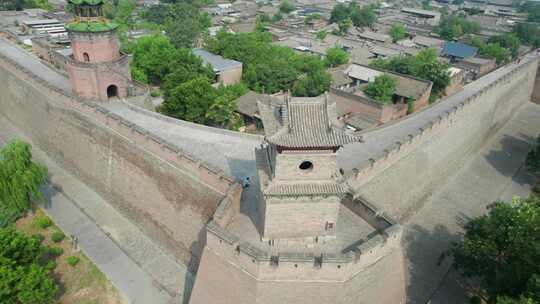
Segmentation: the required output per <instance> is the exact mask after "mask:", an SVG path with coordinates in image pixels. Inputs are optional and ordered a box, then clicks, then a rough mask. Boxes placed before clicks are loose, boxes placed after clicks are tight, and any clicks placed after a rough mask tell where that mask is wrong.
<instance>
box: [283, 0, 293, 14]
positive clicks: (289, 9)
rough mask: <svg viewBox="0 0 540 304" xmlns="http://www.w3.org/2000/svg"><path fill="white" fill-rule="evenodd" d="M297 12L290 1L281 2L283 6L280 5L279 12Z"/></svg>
mask: <svg viewBox="0 0 540 304" xmlns="http://www.w3.org/2000/svg"><path fill="white" fill-rule="evenodd" d="M294 10H295V7H294V5H292V4H291V3H290V2H289V1H288V0H283V1H281V4H280V5H279V11H280V12H282V13H284V14H288V13H291V12H292V11H294Z"/></svg>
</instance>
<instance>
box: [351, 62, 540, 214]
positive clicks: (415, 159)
mask: <svg viewBox="0 0 540 304" xmlns="http://www.w3.org/2000/svg"><path fill="white" fill-rule="evenodd" d="M523 61H525V62H522V63H521V64H520V65H514V66H512V65H511V66H509V67H508V70H507V71H506V72H505V73H501V75H499V76H498V77H497V78H496V79H494V80H491V81H485V82H482V79H480V80H478V81H477V83H476V84H474V83H473V84H471V85H475V86H479V87H478V89H477V90H476V91H473V92H467V88H466V89H465V91H463V92H461V93H463V94H465V93H470V95H468V97H464V98H463V100H457V99H455V97H456V96H458V95H453V96H454V100H455V101H457V102H456V104H455V106H453V107H452V108H451V109H450V110H448V111H445V112H444V113H442V114H441V115H439V116H437V117H436V119H434V120H430V121H426V123H425V125H424V126H423V127H421V128H419V129H416V130H415V131H414V132H412V133H410V134H409V135H407V136H406V137H405V138H403V139H402V140H399V141H397V142H395V143H394V144H393V145H392V146H389V147H388V148H387V149H385V150H384V151H382V152H381V153H380V154H379V155H374V156H373V157H372V158H370V159H368V160H367V161H365V162H364V163H362V164H361V165H360V166H358V168H356V169H354V170H352V172H353V173H352V175H351V176H349V177H348V183H349V184H350V185H351V187H352V188H353V189H354V190H355V193H357V194H358V195H361V196H362V197H364V198H366V199H368V200H369V201H371V202H374V203H376V207H377V208H378V209H380V210H384V211H385V212H388V213H389V215H390V216H391V217H393V218H396V219H400V220H403V219H405V218H407V217H408V216H410V215H411V214H414V213H415V212H416V211H417V210H418V209H419V208H421V206H422V202H423V201H424V200H425V198H426V197H427V196H428V195H429V194H430V193H432V192H433V191H434V190H435V189H436V188H437V187H438V186H439V185H441V184H442V183H443V182H445V180H446V178H447V177H448V176H451V175H452V172H455V171H456V170H457V169H458V168H459V166H460V165H461V164H462V163H463V161H464V159H466V157H467V156H468V155H469V154H471V153H473V152H475V151H478V149H479V148H480V147H481V146H482V145H483V144H484V143H485V142H486V140H488V139H489V138H490V136H491V135H493V134H494V133H495V132H496V131H497V130H498V129H499V128H500V127H502V126H503V125H504V123H505V122H506V121H507V120H508V119H509V118H510V117H511V116H512V114H513V113H515V110H516V109H518V108H519V107H520V106H521V105H523V104H525V103H526V102H529V100H530V98H531V92H532V90H533V86H534V81H535V73H536V69H537V66H538V58H532V57H529V58H525V59H524V60H523ZM496 72H499V71H495V72H493V73H496ZM490 75H491V74H489V75H487V76H486V77H490ZM479 84H480V85H479ZM461 93H460V94H461ZM445 101H446V100H442V101H440V102H441V103H444V102H445ZM435 110H436V108H435V107H431V108H429V109H427V110H426V111H435ZM435 113H436V112H435ZM418 114H420V113H418ZM409 119H414V114H413V116H411V117H410V118H409ZM385 127H387V128H399V127H400V125H399V122H398V123H395V124H390V125H388V126H383V127H382V128H385ZM443 172H444V173H443ZM388 185H392V186H391V187H388Z"/></svg>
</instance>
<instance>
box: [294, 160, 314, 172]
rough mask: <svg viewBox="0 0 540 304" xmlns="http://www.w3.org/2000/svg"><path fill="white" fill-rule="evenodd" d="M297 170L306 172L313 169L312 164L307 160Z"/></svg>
mask: <svg viewBox="0 0 540 304" xmlns="http://www.w3.org/2000/svg"><path fill="white" fill-rule="evenodd" d="M298 168H299V169H300V170H302V171H308V170H311V169H313V163H312V162H310V161H309V160H306V161H303V162H302V163H301V164H300V166H298Z"/></svg>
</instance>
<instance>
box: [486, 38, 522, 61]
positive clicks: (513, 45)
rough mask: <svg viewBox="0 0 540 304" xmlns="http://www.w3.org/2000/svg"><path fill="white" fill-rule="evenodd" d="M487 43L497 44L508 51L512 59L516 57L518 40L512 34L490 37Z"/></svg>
mask: <svg viewBox="0 0 540 304" xmlns="http://www.w3.org/2000/svg"><path fill="white" fill-rule="evenodd" d="M488 43H498V44H499V45H500V46H501V47H503V48H505V49H507V50H509V51H510V53H511V55H512V57H513V58H515V57H517V55H518V51H519V44H520V43H519V38H518V37H517V35H515V34H513V33H507V34H504V35H499V36H492V37H490V38H489V40H488Z"/></svg>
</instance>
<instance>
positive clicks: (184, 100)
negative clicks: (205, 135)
mask: <svg viewBox="0 0 540 304" xmlns="http://www.w3.org/2000/svg"><path fill="white" fill-rule="evenodd" d="M216 97H217V92H216V89H215V88H214V87H212V84H211V82H210V80H209V79H208V78H206V77H201V76H199V77H196V78H194V79H192V80H188V81H186V82H184V83H181V84H179V85H178V86H175V87H173V88H171V89H169V90H167V91H166V92H165V98H164V101H163V103H162V104H161V106H160V107H159V109H158V110H159V111H160V112H161V113H163V114H165V115H168V116H172V117H176V118H179V119H184V120H187V121H191V122H195V123H200V124H205V123H206V122H207V118H206V112H207V111H208V109H209V108H210V106H211V105H212V104H213V102H214V100H215V99H216Z"/></svg>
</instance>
